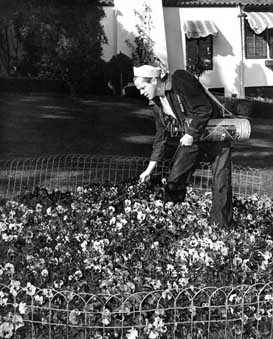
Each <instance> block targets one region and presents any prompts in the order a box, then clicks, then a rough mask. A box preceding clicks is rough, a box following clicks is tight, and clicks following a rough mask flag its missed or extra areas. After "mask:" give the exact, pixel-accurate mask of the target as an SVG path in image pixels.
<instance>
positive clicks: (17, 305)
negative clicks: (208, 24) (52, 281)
mask: <svg viewBox="0 0 273 339" xmlns="http://www.w3.org/2000/svg"><path fill="white" fill-rule="evenodd" d="M10 290H11V288H10V287H9V286H6V285H1V284H0V296H1V297H0V300H1V315H2V319H4V321H2V324H1V325H0V335H1V333H3V329H4V328H5V329H6V331H7V329H8V328H9V329H10V330H9V333H10V336H6V338H10V337H12V338H14V339H15V338H16V339H23V338H24V339H27V338H43V339H44V338H47V339H53V338H67V339H68V338H77V339H87V338H90V339H91V338H92V339H93V338H96V339H106V338H107V339H111V338H119V339H123V338H126V339H140V338H147V339H148V338H149V339H156V338H166V339H168V338H170V339H171V338H173V339H176V338H177V339H178V338H179V339H216V338H217V339H220V338H221V339H231V338H234V339H235V338H236V339H243V338H245V339H258V338H259V339H262V338H272V337H273V318H272V314H273V282H269V283H267V284H255V285H240V286H236V287H234V286H233V287H232V286H223V287H219V288H217V287H204V288H196V287H190V288H186V289H180V290H157V291H151V292H139V293H133V294H126V293H123V294H115V295H110V294H86V293H81V294H77V293H73V292H71V291H56V290H51V289H38V288H33V286H28V287H26V288H17V289H15V288H14V286H13V290H12V297H11V293H10ZM4 300H5V302H3V301H4ZM3 315H4V316H3ZM8 324H10V326H9V327H8ZM12 335H13V336H12Z"/></svg>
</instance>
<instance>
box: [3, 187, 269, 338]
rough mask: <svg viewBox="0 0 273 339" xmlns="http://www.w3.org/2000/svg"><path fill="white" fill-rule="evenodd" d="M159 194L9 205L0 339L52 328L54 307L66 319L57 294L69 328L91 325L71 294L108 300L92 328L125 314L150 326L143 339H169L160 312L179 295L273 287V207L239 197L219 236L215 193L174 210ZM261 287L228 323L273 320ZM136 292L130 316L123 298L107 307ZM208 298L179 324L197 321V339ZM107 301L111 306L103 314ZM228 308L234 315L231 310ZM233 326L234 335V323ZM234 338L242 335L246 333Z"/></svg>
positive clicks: (89, 194) (109, 190)
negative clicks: (27, 326) (29, 324)
mask: <svg viewBox="0 0 273 339" xmlns="http://www.w3.org/2000/svg"><path fill="white" fill-rule="evenodd" d="M162 193H163V191H162V189H161V188H160V187H156V188H153V189H152V188H151V187H149V186H148V184H147V185H141V186H139V185H137V184H135V183H133V182H129V183H124V184H121V185H118V186H112V185H110V184H104V185H92V186H89V187H79V188H78V190H77V192H76V193H73V192H66V193H62V192H59V191H53V192H48V191H47V190H45V189H36V190H35V192H34V193H31V192H26V193H25V194H24V195H22V196H20V197H18V199H17V200H16V201H8V202H6V203H5V204H4V205H2V206H1V220H0V234H1V238H0V251H1V255H0V257H1V265H0V275H1V282H2V283H3V284H5V285H6V286H7V288H5V289H3V290H2V291H0V313H1V318H0V319H1V322H0V323H1V325H0V337H3V334H1V333H3V331H4V330H5V331H6V332H7V333H11V334H12V333H13V331H14V328H15V327H16V328H17V331H18V333H20V331H22V333H23V331H24V326H23V320H24V319H25V320H27V319H29V318H30V317H31V316H33V312H34V314H35V316H36V318H35V319H36V321H37V322H38V323H39V322H40V323H41V324H42V323H43V322H45V323H46V321H48V320H46V319H48V316H49V315H48V307H49V306H48V305H49V302H50V303H51V304H50V305H51V307H53V308H54V309H55V311H56V309H58V308H60V309H62V310H65V309H66V307H64V298H65V295H64V294H58V293H57V297H56V298H54V299H53V293H55V292H54V290H66V291H67V293H68V294H67V295H66V299H67V298H68V300H70V301H69V305H70V308H71V309H72V311H71V312H70V313H69V323H70V324H72V325H73V324H74V325H76V324H81V323H83V321H85V320H84V319H85V318H84V313H83V312H81V311H79V308H82V307H85V308H86V307H87V306H84V305H82V302H83V301H81V300H83V299H82V298H84V297H81V298H80V299H79V298H74V297H73V293H80V292H81V293H91V294H92V295H94V294H99V293H101V297H100V298H98V299H94V301H93V302H92V303H91V304H88V305H89V306H88V307H90V308H88V310H87V309H86V310H85V311H86V312H87V311H88V312H89V313H88V314H89V315H88V317H89V318H88V321H89V325H90V326H91V325H92V326H95V325H96V326H98V325H99V326H102V325H103V326H104V328H106V330H107V326H108V325H110V324H111V325H113V322H117V323H118V324H121V320H120V319H121V318H120V317H121V315H122V317H123V318H122V319H123V320H122V321H123V322H122V323H123V324H126V323H127V321H128V323H129V324H134V322H135V323H136V324H137V323H138V322H141V323H142V324H143V328H144V334H143V337H144V338H150V339H153V338H154V339H155V338H157V337H162V336H166V338H168V337H169V336H172V335H173V332H170V333H169V332H168V334H167V333H166V331H167V327H166V326H165V322H166V323H167V322H168V321H170V319H173V314H172V311H171V310H170V311H169V313H168V311H162V307H163V308H165V309H166V310H167V309H168V305H169V304H168V303H172V304H173V302H174V299H173V298H174V296H173V295H174V294H173V293H179V290H180V289H183V290H185V291H188V292H187V293H191V291H192V292H193V291H194V288H204V289H206V288H207V287H208V286H218V287H219V288H220V287H222V286H224V285H232V286H237V285H238V284H240V285H241V284H247V285H252V284H253V286H254V287H255V286H258V283H266V282H269V281H270V280H271V279H272V270H273V256H272V249H273V240H272V236H273V232H272V223H273V201H272V199H270V198H268V197H266V196H262V197H258V196H256V195H254V196H252V197H249V198H243V197H237V198H234V201H233V206H234V221H233V224H232V225H231V227H230V228H228V229H219V227H218V226H217V225H214V224H211V223H210V221H209V210H210V207H211V196H210V193H205V194H197V193H196V192H194V191H193V190H189V192H188V193H189V194H188V197H187V199H186V201H185V202H183V203H179V204H175V205H174V204H173V203H166V204H164V203H163V201H162ZM193 285H194V286H195V287H193ZM254 287H253V290H252V292H251V294H250V293H249V296H248V298H249V299H248V304H247V305H249V307H247V306H246V310H247V313H246V314H244V315H242V310H241V308H240V307H241V306H240V305H242V293H241V291H240V290H236V289H235V292H234V293H233V294H232V299H230V306H229V307H230V309H229V311H228V312H229V316H231V317H233V318H234V319H238V317H239V319H242V317H246V318H249V319H250V318H251V319H254V320H255V319H256V320H255V321H258V320H259V319H260V317H261V316H263V317H264V316H265V315H266V314H267V313H266V312H267V310H269V309H271V311H272V300H273V297H272V290H271V297H270V293H269V294H267V293H265V289H264V294H263V297H262V295H260V296H259V298H260V301H261V300H265V299H262V298H265V296H267V298H269V299H266V300H265V303H264V304H263V308H262V309H263V311H262V310H261V309H260V310H258V308H257V307H258V306H257V305H258V304H257V302H256V300H257V299H256V294H255V291H256V290H255V288H254ZM19 291H24V293H23V292H20V293H19ZM207 291H209V290H207ZM143 292H146V293H148V294H149V293H150V294H149V295H150V296H151V298H146V299H145V302H142V303H141V306H140V307H141V308H143V309H144V310H145V307H149V309H151V310H152V311H149V312H148V311H147V312H146V313H145V312H144V311H143V317H144V318H143V319H138V317H137V315H136V314H138V313H136V308H135V307H136V304H138V302H139V301H138V299H137V298H139V297H140V296H141V293H143ZM69 293H70V294H71V293H72V294H71V297H69V295H70V294H69ZM132 293H135V294H134V295H135V297H134V298H132V299H130V298H128V299H127V300H128V302H127V304H126V305H127V306H126V307H127V308H126V309H123V310H120V309H119V307H121V306H120V303H119V302H118V299H116V298H110V299H109V295H119V294H123V295H125V296H126V295H127V297H128V296H130V295H132ZM155 293H157V294H155ZM158 293H159V296H158ZM206 293H208V292H206ZM206 293H204V295H203V294H202V293H201V294H200V297H198V298H200V299H196V302H197V300H199V301H198V302H197V303H199V302H200V310H199V311H198V310H196V309H193V308H189V306H187V310H188V311H186V310H185V311H184V313H183V315H181V317H182V318H179V319H180V321H182V320H183V321H186V320H187V321H190V320H191V319H192V316H194V317H197V318H195V319H199V321H200V323H199V325H198V326H199V327H198V328H196V330H197V329H199V330H198V331H199V336H198V338H205V335H203V336H202V333H203V332H202V331H203V330H202V328H203V326H205V325H204V324H206V319H207V318H206V317H207V316H208V309H207V308H206V306H204V300H205V299H204V298H205V295H206ZM256 293H257V292H256ZM50 295H52V297H50ZM103 295H104V296H105V297H103ZM137 295H138V296H139V297H137ZM183 295H184V294H183ZM221 295H222V294H221V293H219V295H217V294H215V295H214V297H213V298H212V299H211V300H213V301H211V302H213V303H216V304H217V303H219V302H221V301H222V299H221V298H222V297H221ZM186 296H187V294H185V297H186ZM14 297H16V305H15V304H14V301H13V300H14ZM158 298H160V300H161V302H160V305H161V311H160V309H158V307H159V306H158ZM183 298H184V297H182V295H181V301H180V302H181V303H182V304H181V305H180V304H177V306H176V307H179V305H180V306H181V307H185V302H186V301H185V300H186V299H185V300H184V299H183ZM230 298H231V296H230ZM270 298H271V299H270ZM30 300H33V302H34V305H35V307H34V308H32V310H31V309H29V308H28V307H27V306H26V305H30ZM92 300H93V299H92ZM106 300H110V301H111V302H109V305H108V307H106V308H105V303H106ZM183 300H184V301H183ZM123 305H124V304H123ZM145 305H146V306H145ZM198 305H199V304H198ZM214 305H215V304H214ZM251 305H252V306H251ZM42 306H43V307H44V309H43V308H42ZM223 307H224V311H225V312H227V311H226V307H227V306H226V305H225V306H223ZM43 310H44V311H43ZM117 310H119V311H117ZM201 310H203V311H204V312H201ZM55 311H54V312H55ZM43 312H45V313H43ZM52 312H53V311H52ZM54 312H53V313H51V315H52V316H53V315H54V314H55V313H54ZM56 312H57V311H56ZM213 312H214V313H209V314H210V315H209V317H210V319H218V320H220V319H222V320H223V319H224V315H223V309H220V308H219V309H217V307H216V308H215V310H214V311H213ZM261 312H263V313H261ZM254 315H255V317H256V318H255V317H254ZM55 316H56V318H55V322H58V321H59V322H62V321H65V322H66V321H67V318H68V314H67V313H66V312H63V313H62V312H60V313H59V315H57V313H56V314H55ZM55 316H54V317H55ZM271 316H272V315H271ZM58 317H60V318H58ZM169 317H170V318H169ZM43 319H44V320H43ZM270 321H271V320H270ZM144 324H146V325H145V326H144ZM196 324H197V323H196ZM37 326H38V325H37ZM196 326H197V325H196ZM213 326H216V327H213ZM213 326H211V330H213V328H214V330H215V331H216V333H217V331H218V330H219V328H218V327H217V323H216V325H213ZM230 326H231V327H232V326H233V327H232V328H233V330H236V322H235V323H234V324H231V325H230ZM244 326H246V327H245V329H244V331H245V333H246V334H247V335H248V336H247V337H249V338H250V337H251V335H252V334H253V333H254V332H251V331H254V330H255V329H256V328H257V326H256V327H255V326H254V325H253V322H250V325H247V320H246V322H245V325H244ZM41 328H42V327H41ZM134 330H135V331H137V330H136V329H134V328H132V329H131V330H130V331H132V333H131V332H130V331H129V329H128V331H129V332H127V338H128V336H129V337H130V338H136V336H135V334H136V333H135V332H134ZM237 330H238V331H241V330H242V327H241V325H240V326H239V327H238V328H237ZM1 331H2V332H1ZM75 331H77V329H76V328H75ZM78 331H79V330H78ZM98 331H99V330H98ZM180 331H182V332H183V328H181V327H180ZM200 331H201V332H200ZM219 331H220V330H219ZM224 331H225V332H226V331H227V329H224ZM182 332H181V333H182ZM218 333H220V332H218ZM223 333H224V332H223ZM251 333H252V334H251ZM97 335H99V334H97ZM115 335H116V334H115ZM117 335H119V333H117ZM181 335H182V334H181ZM109 336H110V332H109ZM22 337H23V334H22ZM106 337H107V336H106ZM196 338H197V336H196Z"/></svg>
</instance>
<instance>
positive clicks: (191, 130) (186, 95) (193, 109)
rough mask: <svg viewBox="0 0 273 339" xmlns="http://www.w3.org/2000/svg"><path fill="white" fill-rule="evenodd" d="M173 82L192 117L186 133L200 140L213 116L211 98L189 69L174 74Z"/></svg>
mask: <svg viewBox="0 0 273 339" xmlns="http://www.w3.org/2000/svg"><path fill="white" fill-rule="evenodd" d="M173 84H174V89H175V90H176V91H177V92H178V93H179V94H180V95H181V96H182V99H183V103H184V104H185V106H186V107H185V108H186V110H187V111H188V112H189V114H190V116H189V117H190V118H191V119H192V120H191V122H190V124H189V126H188V127H187V128H186V133H187V134H190V135H191V136H192V137H193V138H194V140H198V139H199V138H200V137H201V135H202V134H203V132H204V129H205V127H206V126H207V123H208V121H209V119H210V118H211V117H212V113H213V107H212V105H211V102H210V99H209V97H208V96H207V94H206V93H205V91H204V89H203V87H202V85H201V84H200V82H199V81H198V80H197V79H196V78H195V77H194V76H193V75H191V74H190V73H188V72H187V71H184V70H179V71H176V72H175V73H174V75H173Z"/></svg>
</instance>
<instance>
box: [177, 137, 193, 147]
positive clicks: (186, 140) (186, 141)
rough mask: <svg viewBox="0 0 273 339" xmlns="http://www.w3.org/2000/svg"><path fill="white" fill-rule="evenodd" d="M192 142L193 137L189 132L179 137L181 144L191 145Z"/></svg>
mask: <svg viewBox="0 0 273 339" xmlns="http://www.w3.org/2000/svg"><path fill="white" fill-rule="evenodd" d="M192 144H193V137H192V136H191V135H189V134H185V135H183V137H182V138H181V139H180V145H181V146H191V145H192Z"/></svg>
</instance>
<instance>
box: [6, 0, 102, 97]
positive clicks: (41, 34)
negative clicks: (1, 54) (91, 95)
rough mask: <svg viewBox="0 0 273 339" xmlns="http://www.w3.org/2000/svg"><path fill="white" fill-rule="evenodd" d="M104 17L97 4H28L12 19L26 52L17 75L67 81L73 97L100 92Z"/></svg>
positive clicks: (85, 1) (97, 2) (96, 2)
mask: <svg viewBox="0 0 273 339" xmlns="http://www.w3.org/2000/svg"><path fill="white" fill-rule="evenodd" d="M103 16H104V12H103V9H102V6H101V5H100V4H99V1H97V0H95V1H87V0H78V1H60V0H58V1H57V0H55V1H50V2H48V1H42V0H41V1H39V2H36V3H35V2H32V1H28V2H26V4H25V6H24V7H21V8H19V9H18V10H16V11H15V12H14V13H13V19H12V22H13V27H16V30H15V31H16V38H17V41H19V42H20V43H21V46H22V51H23V56H22V58H21V60H20V62H19V64H18V68H17V74H18V75H21V76H30V77H39V78H43V79H63V80H64V81H66V83H67V84H68V86H69V88H70V90H71V92H72V93H74V92H80V91H92V90H94V89H96V88H98V87H99V84H98V83H97V81H98V80H99V79H100V77H101V76H102V69H103V61H102V60H101V54H102V43H104V42H106V37H105V34H104V32H103V27H102V25H101V23H100V20H101V18H102V17H103ZM72 23H73V24H72Z"/></svg>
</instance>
